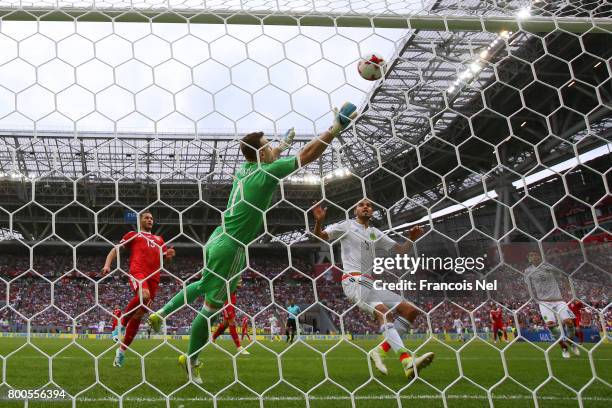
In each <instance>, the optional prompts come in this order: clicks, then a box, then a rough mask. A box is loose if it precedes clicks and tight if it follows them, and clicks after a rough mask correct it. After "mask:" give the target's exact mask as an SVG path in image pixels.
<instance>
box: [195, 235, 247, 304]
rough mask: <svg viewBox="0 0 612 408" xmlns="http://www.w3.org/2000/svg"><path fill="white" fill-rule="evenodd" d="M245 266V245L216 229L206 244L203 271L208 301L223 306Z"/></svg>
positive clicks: (236, 284)
mask: <svg viewBox="0 0 612 408" xmlns="http://www.w3.org/2000/svg"><path fill="white" fill-rule="evenodd" d="M245 266H246V257H245V253H244V246H242V245H241V244H240V243H238V242H237V241H236V240H234V239H232V238H230V237H229V236H227V235H225V234H224V233H223V232H222V231H218V230H215V232H214V233H213V234H212V235H211V237H210V239H209V240H208V243H207V244H206V268H204V270H203V271H202V288H203V293H202V295H203V296H204V299H205V300H206V302H207V303H208V304H209V305H211V306H213V307H217V308H220V307H222V306H223V303H224V302H225V301H226V300H227V296H228V294H229V293H233V292H235V291H236V287H237V286H238V282H240V275H241V274H242V271H243V269H244V267H245Z"/></svg>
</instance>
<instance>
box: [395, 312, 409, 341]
mask: <svg viewBox="0 0 612 408" xmlns="http://www.w3.org/2000/svg"><path fill="white" fill-rule="evenodd" d="M393 326H394V327H395V330H397V332H398V333H399V335H400V336H401V335H403V334H406V333H408V329H409V328H410V322H409V321H408V320H406V319H404V318H403V317H401V316H398V317H396V318H395V321H394V322H393Z"/></svg>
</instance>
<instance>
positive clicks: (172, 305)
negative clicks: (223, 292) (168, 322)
mask: <svg viewBox="0 0 612 408" xmlns="http://www.w3.org/2000/svg"><path fill="white" fill-rule="evenodd" d="M185 293H187V304H189V303H193V301H194V300H196V299H197V297H198V296H200V295H201V294H203V293H204V283H203V281H202V279H200V280H199V281H197V282H193V283H190V284H189V285H187V287H186V288H185V289H183V290H181V291H180V292H179V293H177V294H176V295H174V297H173V298H172V299H170V301H169V302H168V303H166V305H165V306H164V307H163V308H161V309H160V310H159V311H158V312H157V314H159V315H160V316H161V317H166V316H168V315H169V314H170V313H172V312H174V311H175V310H177V309H179V308H180V307H182V306H183V305H185Z"/></svg>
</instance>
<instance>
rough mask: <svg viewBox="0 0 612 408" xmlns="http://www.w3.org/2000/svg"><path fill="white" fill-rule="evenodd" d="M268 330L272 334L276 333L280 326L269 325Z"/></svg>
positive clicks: (278, 331)
mask: <svg viewBox="0 0 612 408" xmlns="http://www.w3.org/2000/svg"><path fill="white" fill-rule="evenodd" d="M270 332H271V333H272V334H278V333H280V327H278V326H274V327H271V328H270Z"/></svg>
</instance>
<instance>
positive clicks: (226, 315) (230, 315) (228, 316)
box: [223, 304, 236, 321]
mask: <svg viewBox="0 0 612 408" xmlns="http://www.w3.org/2000/svg"><path fill="white" fill-rule="evenodd" d="M235 318H236V309H235V308H234V305H232V304H228V305H227V306H225V308H224V309H223V319H224V320H228V321H229V320H232V319H235Z"/></svg>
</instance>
